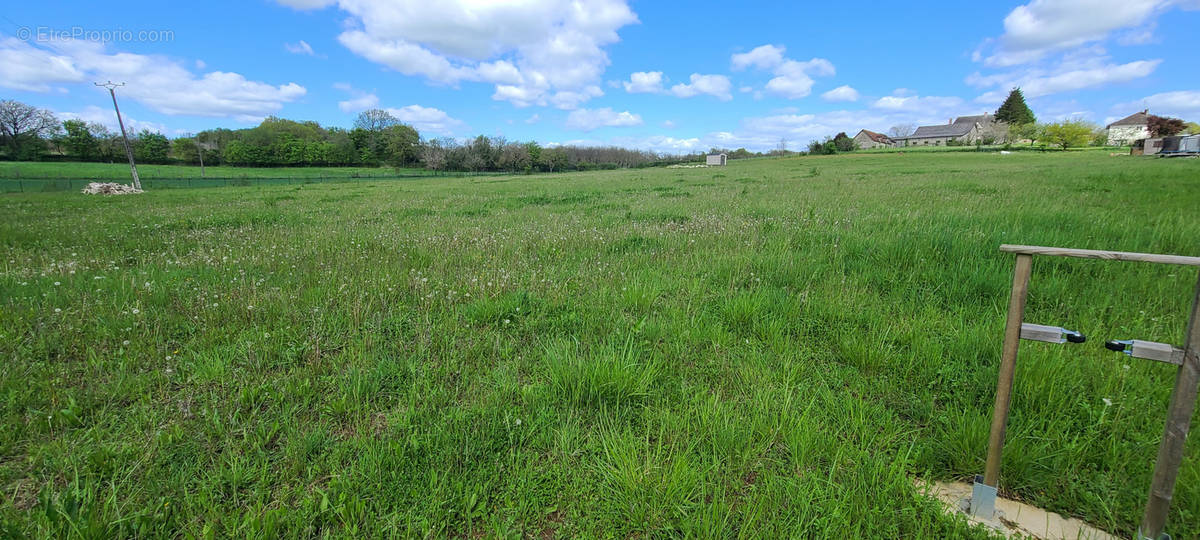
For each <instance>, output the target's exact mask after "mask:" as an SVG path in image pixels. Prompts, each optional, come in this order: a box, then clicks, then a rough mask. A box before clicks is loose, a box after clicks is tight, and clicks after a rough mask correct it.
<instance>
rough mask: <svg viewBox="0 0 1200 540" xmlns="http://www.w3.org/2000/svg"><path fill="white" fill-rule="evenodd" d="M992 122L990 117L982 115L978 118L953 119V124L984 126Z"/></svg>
mask: <svg viewBox="0 0 1200 540" xmlns="http://www.w3.org/2000/svg"><path fill="white" fill-rule="evenodd" d="M991 120H992V115H990V114H987V113H984V114H980V115H978V116H960V117H958V118H955V119H954V123H955V124H986V123H988V122H990V121H991Z"/></svg>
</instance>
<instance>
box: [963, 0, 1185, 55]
mask: <svg viewBox="0 0 1200 540" xmlns="http://www.w3.org/2000/svg"><path fill="white" fill-rule="evenodd" d="M1176 7H1180V8H1183V9H1197V8H1200V3H1197V2H1195V0H1033V1H1032V2H1030V3H1028V4H1025V5H1022V6H1017V7H1016V8H1014V9H1013V10H1012V11H1011V12H1010V13H1009V14H1008V16H1007V17H1005V18H1004V34H1003V35H1001V36H1000V37H999V38H996V39H988V40H985V41H984V43H983V45H982V46H981V47H980V49H979V50H977V51H976V54H975V56H974V58H975V60H976V61H979V60H982V61H983V62H984V63H985V64H986V65H988V66H992V67H1009V66H1015V65H1019V64H1026V63H1029V62H1033V61H1036V60H1039V59H1041V58H1043V57H1045V56H1046V55H1048V54H1051V53H1054V52H1058V51H1063V50H1067V49H1071V48H1074V47H1079V46H1082V45H1085V44H1088V43H1092V42H1098V41H1102V40H1105V39H1108V38H1109V37H1110V36H1111V35H1112V34H1113V33H1115V32H1118V31H1120V30H1125V29H1133V30H1131V31H1130V32H1129V33H1127V34H1125V35H1123V36H1121V37H1120V39H1121V40H1122V41H1124V42H1125V43H1145V42H1146V41H1148V40H1149V39H1150V38H1151V37H1152V34H1149V32H1150V31H1152V29H1153V25H1154V20H1155V18H1157V17H1158V16H1160V15H1162V14H1163V13H1165V12H1167V11H1169V10H1171V9H1173V8H1176ZM988 49H990V52H988V53H986V56H985V52H984V51H985V50H988Z"/></svg>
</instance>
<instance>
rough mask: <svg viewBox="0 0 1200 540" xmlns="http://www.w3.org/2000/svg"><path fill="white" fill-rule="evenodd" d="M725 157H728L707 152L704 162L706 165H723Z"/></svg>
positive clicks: (727, 157)
mask: <svg viewBox="0 0 1200 540" xmlns="http://www.w3.org/2000/svg"><path fill="white" fill-rule="evenodd" d="M727 159H729V156H726V155H725V154H709V155H708V156H707V158H706V159H705V160H704V162H705V163H706V164H708V165H720V166H724V165H725V161H726V160H727Z"/></svg>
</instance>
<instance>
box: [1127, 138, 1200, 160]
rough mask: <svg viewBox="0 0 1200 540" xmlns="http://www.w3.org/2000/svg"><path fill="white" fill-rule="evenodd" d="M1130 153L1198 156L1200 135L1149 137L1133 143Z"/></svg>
mask: <svg viewBox="0 0 1200 540" xmlns="http://www.w3.org/2000/svg"><path fill="white" fill-rule="evenodd" d="M1130 153H1131V154H1133V155H1135V156H1162V157H1172V156H1195V155H1200V135H1177V136H1173V137H1151V138H1149V139H1141V140H1137V141H1134V142H1133V148H1132V149H1131V150H1130Z"/></svg>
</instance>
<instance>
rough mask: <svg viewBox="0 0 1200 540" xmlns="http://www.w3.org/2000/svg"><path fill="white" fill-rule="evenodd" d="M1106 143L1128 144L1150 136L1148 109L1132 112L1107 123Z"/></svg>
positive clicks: (1111, 144)
mask: <svg viewBox="0 0 1200 540" xmlns="http://www.w3.org/2000/svg"><path fill="white" fill-rule="evenodd" d="M1107 129H1108V145H1109V146H1128V145H1131V144H1133V141H1140V140H1142V139H1146V138H1149V137H1150V110H1149V109H1146V110H1144V111H1141V112H1136V113H1133V114H1131V115H1129V116H1126V117H1125V118H1122V119H1120V120H1117V121H1116V122H1113V123H1111V124H1109V125H1108V128H1107Z"/></svg>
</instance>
